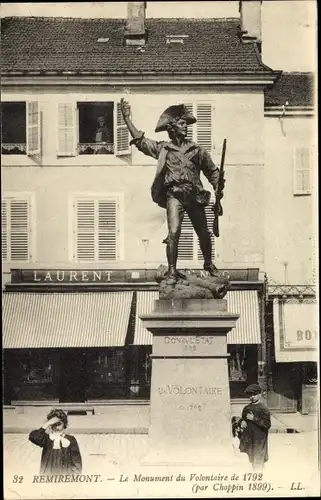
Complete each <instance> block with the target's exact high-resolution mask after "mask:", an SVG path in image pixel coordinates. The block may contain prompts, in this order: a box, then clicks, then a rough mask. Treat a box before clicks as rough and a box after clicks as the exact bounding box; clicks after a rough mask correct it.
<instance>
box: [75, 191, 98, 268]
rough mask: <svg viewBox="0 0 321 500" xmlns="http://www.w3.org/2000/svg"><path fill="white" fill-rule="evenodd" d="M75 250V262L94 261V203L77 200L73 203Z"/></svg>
mask: <svg viewBox="0 0 321 500" xmlns="http://www.w3.org/2000/svg"><path fill="white" fill-rule="evenodd" d="M75 211H76V214H75V219H76V229H75V238H76V241H75V250H76V253H75V255H74V257H75V258H76V260H77V261H80V262H82V261H94V260H95V246H96V245H95V201H94V200H86V199H83V200H82V199H79V200H76V202H75Z"/></svg>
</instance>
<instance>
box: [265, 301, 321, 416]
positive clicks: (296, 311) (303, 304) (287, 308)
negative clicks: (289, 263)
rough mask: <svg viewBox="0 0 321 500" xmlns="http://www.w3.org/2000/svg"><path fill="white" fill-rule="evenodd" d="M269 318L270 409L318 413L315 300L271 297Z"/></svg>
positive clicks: (268, 308)
mask: <svg viewBox="0 0 321 500" xmlns="http://www.w3.org/2000/svg"><path fill="white" fill-rule="evenodd" d="M267 314H268V316H269V318H270V319H269V320H268V321H267V325H268V328H269V333H268V337H269V340H270V342H269V343H270V348H271V349H270V350H271V354H270V369H269V371H270V377H269V378H270V380H269V381H268V386H269V391H268V404H269V407H270V409H272V410H275V411H289V412H291V411H293V412H295V411H300V412H301V413H303V414H310V413H315V412H316V411H317V400H318V370H317V360H318V354H317V353H318V332H317V319H316V300H315V297H313V296H312V295H309V296H308V295H305V296H303V295H301V296H300V297H299V295H297V296H289V295H284V296H274V297H271V298H270V300H269V301H268V305H267Z"/></svg>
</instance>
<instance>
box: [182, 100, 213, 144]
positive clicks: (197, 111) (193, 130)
mask: <svg viewBox="0 0 321 500" xmlns="http://www.w3.org/2000/svg"><path fill="white" fill-rule="evenodd" d="M184 104H185V106H186V107H187V109H188V110H189V111H190V112H191V113H192V114H193V115H194V116H195V118H196V119H197V122H196V123H195V124H193V125H190V126H188V127H187V138H188V139H189V140H190V141H193V142H196V143H197V144H199V145H200V146H202V147H203V148H204V149H205V150H206V151H208V152H209V153H211V152H212V151H213V150H214V148H215V145H214V138H213V111H214V108H213V103H212V102H205V101H204V102H203V101H200V102H194V103H184Z"/></svg>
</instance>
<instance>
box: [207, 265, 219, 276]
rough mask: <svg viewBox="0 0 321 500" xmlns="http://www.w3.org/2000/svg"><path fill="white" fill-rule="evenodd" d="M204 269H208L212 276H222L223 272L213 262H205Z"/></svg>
mask: <svg viewBox="0 0 321 500" xmlns="http://www.w3.org/2000/svg"><path fill="white" fill-rule="evenodd" d="M204 270H205V271H208V273H209V275H210V276H221V273H220V272H219V270H218V269H217V267H216V266H214V264H213V263H212V262H211V263H210V264H204Z"/></svg>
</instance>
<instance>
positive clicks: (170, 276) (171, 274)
mask: <svg viewBox="0 0 321 500" xmlns="http://www.w3.org/2000/svg"><path fill="white" fill-rule="evenodd" d="M177 277H178V276H177V271H176V269H175V267H173V266H169V267H168V271H167V276H166V283H167V284H168V285H175V283H176V281H177Z"/></svg>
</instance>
